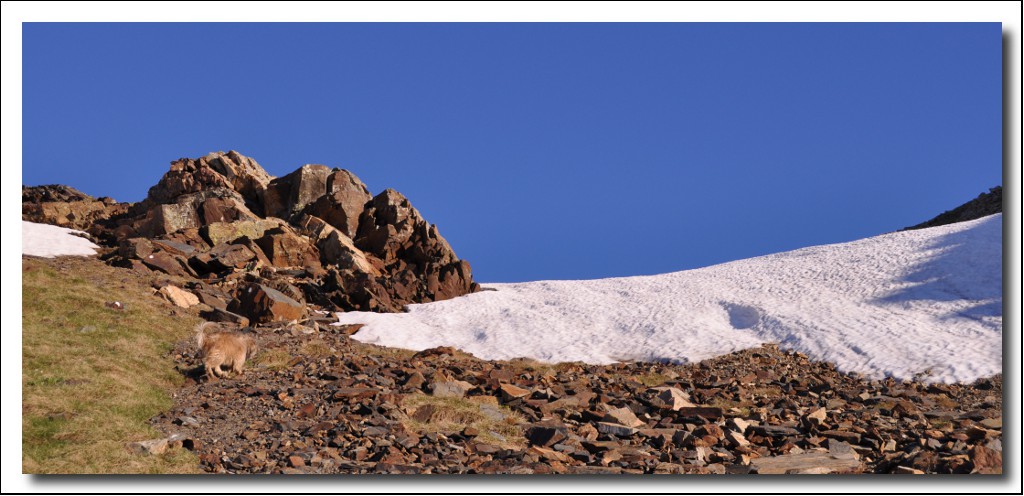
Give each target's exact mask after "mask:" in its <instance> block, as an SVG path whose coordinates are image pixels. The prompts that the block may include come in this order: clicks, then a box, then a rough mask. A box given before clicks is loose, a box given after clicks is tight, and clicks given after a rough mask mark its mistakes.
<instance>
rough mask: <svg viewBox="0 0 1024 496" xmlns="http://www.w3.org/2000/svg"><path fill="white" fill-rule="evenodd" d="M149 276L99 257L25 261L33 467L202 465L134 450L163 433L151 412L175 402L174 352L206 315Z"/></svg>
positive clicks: (28, 435) (113, 469)
mask: <svg viewBox="0 0 1024 496" xmlns="http://www.w3.org/2000/svg"><path fill="white" fill-rule="evenodd" d="M145 282H146V281H145V280H144V278H142V277H139V276H138V275H135V274H133V273H131V272H129V271H127V270H126V269H118V268H113V267H109V266H106V265H104V264H103V263H102V262H99V261H98V260H95V259H62V260H57V261H50V260H38V259H23V261H22V297H23V304H22V380H21V385H22V435H23V440H22V470H23V471H24V472H25V473H50V474H71V473H193V472H198V471H199V469H198V464H197V459H196V458H195V456H194V455H193V454H191V453H190V452H188V451H186V450H181V449H179V450H169V451H168V452H167V453H166V454H165V455H162V456H140V455H133V454H131V453H129V452H128V450H127V449H126V444H127V443H129V442H132V441H140V440H144V439H153V438H157V437H161V436H160V433H158V432H157V431H155V430H154V429H153V428H151V427H150V426H149V423H148V420H149V418H151V417H152V416H154V415H156V414H157V413H159V412H160V411H165V410H167V409H169V408H170V407H171V392H172V391H173V389H174V388H175V387H176V386H178V385H180V384H181V382H182V379H183V378H182V377H181V376H180V374H178V373H177V372H175V370H174V364H173V362H172V360H171V357H169V356H168V351H169V350H170V349H171V345H172V343H173V342H175V341H178V340H181V339H183V338H185V337H187V336H188V335H189V334H190V333H191V329H192V326H194V325H195V324H196V323H198V322H199V320H198V319H197V318H196V317H194V316H191V315H186V313H185V312H183V311H181V310H178V311H177V312H176V313H177V314H178V315H172V314H171V312H172V307H170V306H169V304H167V303H164V302H162V301H161V300H159V299H158V298H156V297H155V296H153V295H152V290H151V289H149V287H148V286H147V285H146V284H145ZM108 301H121V302H124V303H125V304H126V309H125V310H124V311H118V310H113V309H111V308H108V307H106V306H105V305H104V303H105V302H108Z"/></svg>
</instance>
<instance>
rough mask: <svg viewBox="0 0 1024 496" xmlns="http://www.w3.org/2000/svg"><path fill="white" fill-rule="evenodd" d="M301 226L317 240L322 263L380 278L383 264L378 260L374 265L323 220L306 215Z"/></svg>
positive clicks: (352, 243)
mask: <svg viewBox="0 0 1024 496" xmlns="http://www.w3.org/2000/svg"><path fill="white" fill-rule="evenodd" d="M299 225H300V226H302V228H303V229H305V230H306V231H308V232H309V233H310V235H311V236H312V237H313V239H315V240H316V247H317V249H319V250H320V261H321V263H323V264H324V265H336V266H337V267H338V268H340V269H348V270H352V271H355V272H361V273H364V274H368V275H371V276H379V275H380V274H381V272H380V268H382V267H383V264H382V263H381V262H380V261H379V260H377V264H379V265H380V266H381V267H378V266H377V264H374V262H373V261H371V259H370V257H368V256H367V255H366V254H365V253H363V251H362V250H360V249H359V248H356V245H355V243H354V242H353V241H352V239H351V238H349V237H348V236H347V235H346V234H345V233H343V232H341V231H339V230H338V229H336V228H334V227H333V226H331V225H330V224H328V223H327V222H325V221H324V220H323V219H320V218H319V217H314V216H312V215H304V216H303V217H302V219H301V220H300V221H299Z"/></svg>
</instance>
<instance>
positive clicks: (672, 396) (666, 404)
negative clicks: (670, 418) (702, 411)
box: [650, 387, 697, 410]
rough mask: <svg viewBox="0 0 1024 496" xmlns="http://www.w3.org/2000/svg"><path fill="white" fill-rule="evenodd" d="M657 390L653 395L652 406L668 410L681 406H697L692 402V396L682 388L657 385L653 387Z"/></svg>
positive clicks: (677, 408) (653, 389)
mask: <svg viewBox="0 0 1024 496" xmlns="http://www.w3.org/2000/svg"><path fill="white" fill-rule="evenodd" d="M651 390H652V391H655V394H654V396H653V397H651V400H650V403H651V406H654V407H656V408H662V409H666V410H679V409H680V408H688V407H695V406H697V405H694V404H693V403H691V402H690V396H689V395H687V394H686V393H685V392H683V391H682V390H680V389H677V388H674V387H656V388H651Z"/></svg>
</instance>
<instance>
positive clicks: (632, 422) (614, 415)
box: [604, 407, 647, 427]
mask: <svg viewBox="0 0 1024 496" xmlns="http://www.w3.org/2000/svg"><path fill="white" fill-rule="evenodd" d="M604 421H605V422H613V423H616V424H620V425H624V426H626V427H643V426H645V425H647V423H646V422H644V421H643V420H640V419H638V418H637V417H636V415H635V414H634V413H633V411H632V410H630V409H629V408H627V407H622V408H612V409H609V410H608V413H607V414H605V416H604Z"/></svg>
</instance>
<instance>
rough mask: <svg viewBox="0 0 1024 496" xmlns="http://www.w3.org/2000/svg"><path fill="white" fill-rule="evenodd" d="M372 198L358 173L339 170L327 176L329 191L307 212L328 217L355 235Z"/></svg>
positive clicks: (325, 218)
mask: <svg viewBox="0 0 1024 496" xmlns="http://www.w3.org/2000/svg"><path fill="white" fill-rule="evenodd" d="M372 199H373V196H371V195H370V191H369V190H368V189H367V188H366V185H365V184H363V182H362V181H360V180H359V178H358V177H356V176H355V174H352V173H351V172H349V171H347V170H344V169H340V170H335V171H333V172H331V174H330V175H329V176H327V194H326V195H324V196H321V197H320V198H318V199H317V200H316V201H315V202H313V203H311V204H310V205H309V206H307V207H306V210H305V213H307V214H309V215H312V216H314V217H319V218H321V219H323V220H325V221H327V223H328V224H330V225H332V226H334V227H335V228H336V229H338V230H339V231H341V232H342V233H344V234H345V235H346V236H348V237H349V238H352V237H355V236H356V234H357V233H358V230H359V216H360V215H362V213H363V208H364V207H365V206H366V203H367V202H369V201H370V200H372Z"/></svg>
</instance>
